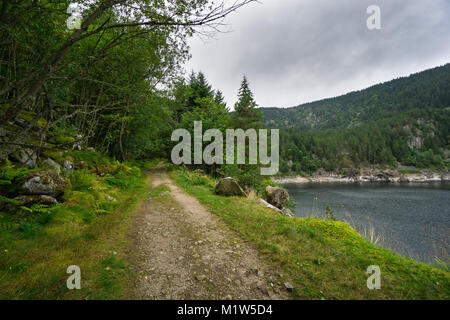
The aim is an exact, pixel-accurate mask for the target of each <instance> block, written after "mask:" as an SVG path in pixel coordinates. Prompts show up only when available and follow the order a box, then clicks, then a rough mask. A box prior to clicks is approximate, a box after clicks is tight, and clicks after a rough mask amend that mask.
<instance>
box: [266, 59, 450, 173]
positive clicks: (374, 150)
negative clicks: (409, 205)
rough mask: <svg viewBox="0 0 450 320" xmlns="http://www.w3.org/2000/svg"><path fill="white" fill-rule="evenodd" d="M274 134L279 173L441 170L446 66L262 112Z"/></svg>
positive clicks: (449, 123) (448, 91)
mask: <svg viewBox="0 0 450 320" xmlns="http://www.w3.org/2000/svg"><path fill="white" fill-rule="evenodd" d="M262 110H263V112H264V120H263V122H264V125H265V126H266V127H268V128H279V129H281V144H280V149H281V159H282V161H281V167H280V169H281V171H282V172H297V173H299V172H309V173H311V172H314V171H316V170H317V169H319V168H324V169H326V170H327V171H335V170H340V169H342V168H357V167H367V166H373V165H375V166H378V165H381V166H386V165H387V166H390V167H396V166H397V165H399V164H401V165H406V166H414V167H418V168H433V169H439V170H441V169H444V168H446V167H448V165H449V163H450V162H449V161H448V158H449V154H450V152H449V140H450V139H449V137H450V64H446V65H445V66H442V67H437V68H434V69H430V70H427V71H423V72H420V73H416V74H413V75H411V76H409V77H407V78H400V79H396V80H392V81H389V82H386V83H382V84H378V85H376V86H373V87H370V88H368V89H365V90H361V91H357V92H351V93H348V94H346V95H343V96H340V97H336V98H331V99H325V100H320V101H317V102H312V103H307V104H304V105H300V106H297V107H293V108H287V109H278V108H262Z"/></svg>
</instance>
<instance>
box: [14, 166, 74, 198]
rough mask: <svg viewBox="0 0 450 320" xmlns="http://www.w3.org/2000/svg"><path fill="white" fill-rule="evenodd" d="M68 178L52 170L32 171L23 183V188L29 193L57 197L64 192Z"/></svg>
mask: <svg viewBox="0 0 450 320" xmlns="http://www.w3.org/2000/svg"><path fill="white" fill-rule="evenodd" d="M66 186H67V182H66V180H64V178H63V177H62V176H60V175H59V174H58V173H56V172H55V171H52V170H47V171H38V172H33V173H31V174H30V175H29V176H28V177H27V178H26V179H25V181H24V183H23V184H22V189H23V191H24V192H25V194H28V195H36V194H37V195H48V196H52V197H57V196H59V195H61V194H62V193H64V189H65V188H66Z"/></svg>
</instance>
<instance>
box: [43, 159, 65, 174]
mask: <svg viewBox="0 0 450 320" xmlns="http://www.w3.org/2000/svg"><path fill="white" fill-rule="evenodd" d="M42 164H44V165H45V166H47V167H49V168H50V169H52V170H54V171H55V172H57V173H60V172H61V166H60V165H59V163H57V162H56V161H54V160H52V159H50V158H47V159H45V160H44V161H42Z"/></svg>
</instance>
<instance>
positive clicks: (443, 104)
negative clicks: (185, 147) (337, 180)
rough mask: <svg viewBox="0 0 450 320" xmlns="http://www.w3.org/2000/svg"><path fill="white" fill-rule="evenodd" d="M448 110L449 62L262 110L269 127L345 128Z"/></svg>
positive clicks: (449, 100) (449, 96)
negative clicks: (329, 95)
mask: <svg viewBox="0 0 450 320" xmlns="http://www.w3.org/2000/svg"><path fill="white" fill-rule="evenodd" d="M448 107H450V63H449V64H446V65H444V66H442V67H437V68H434V69H430V70H426V71H423V72H419V73H416V74H413V75H411V76H409V77H406V78H399V79H395V80H392V81H389V82H386V83H382V84H378V85H375V86H373V87H370V88H367V89H365V90H361V91H355V92H351V93H348V94H346V95H343V96H340V97H336V98H329V99H324V100H320V101H316V102H311V103H307V104H303V105H299V106H297V107H293V108H262V109H261V110H262V111H263V112H264V120H263V121H264V124H265V125H266V126H267V127H270V128H297V129H311V128H320V129H324V128H342V127H343V128H348V127H354V126H357V125H360V124H361V123H365V122H368V121H373V120H379V119H385V118H389V117H392V116H395V115H399V114H402V113H405V112H410V111H412V110H423V109H425V108H426V109H437V110H441V109H445V108H448Z"/></svg>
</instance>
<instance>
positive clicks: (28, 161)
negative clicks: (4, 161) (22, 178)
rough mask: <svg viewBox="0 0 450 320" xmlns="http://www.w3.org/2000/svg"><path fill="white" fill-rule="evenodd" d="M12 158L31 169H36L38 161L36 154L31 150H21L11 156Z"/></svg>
mask: <svg viewBox="0 0 450 320" xmlns="http://www.w3.org/2000/svg"><path fill="white" fill-rule="evenodd" d="M11 158H12V159H14V160H16V161H18V162H20V163H21V164H23V165H24V166H27V167H30V168H31V167H34V166H35V165H36V161H37V156H36V152H34V151H33V150H30V149H19V150H17V151H15V152H14V153H13V154H12V155H11Z"/></svg>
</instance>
